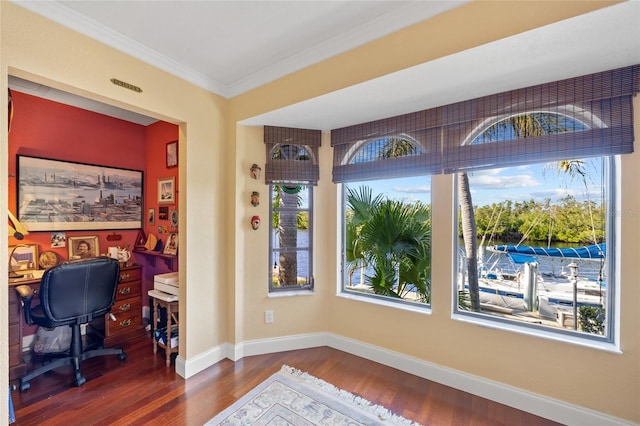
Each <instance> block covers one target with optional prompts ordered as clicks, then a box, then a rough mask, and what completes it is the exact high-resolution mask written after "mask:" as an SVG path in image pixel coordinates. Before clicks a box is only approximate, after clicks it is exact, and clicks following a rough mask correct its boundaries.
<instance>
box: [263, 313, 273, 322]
mask: <svg viewBox="0 0 640 426" xmlns="http://www.w3.org/2000/svg"><path fill="white" fill-rule="evenodd" d="M264 322H265V323H267V324H271V323H272V322H273V311H264Z"/></svg>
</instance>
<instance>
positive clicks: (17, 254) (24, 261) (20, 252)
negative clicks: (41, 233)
mask: <svg viewBox="0 0 640 426" xmlns="http://www.w3.org/2000/svg"><path fill="white" fill-rule="evenodd" d="M33 269H38V245H37V244H19V245H16V246H9V274H10V275H13V276H16V275H14V274H15V273H16V272H19V271H29V270H33ZM12 272H13V274H12Z"/></svg>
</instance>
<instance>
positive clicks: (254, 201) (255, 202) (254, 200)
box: [251, 191, 260, 207]
mask: <svg viewBox="0 0 640 426" xmlns="http://www.w3.org/2000/svg"><path fill="white" fill-rule="evenodd" d="M251 205H252V206H253V207H258V206H259V205H260V193H259V192H258V191H253V192H252V193H251Z"/></svg>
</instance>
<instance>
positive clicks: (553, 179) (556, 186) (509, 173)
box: [365, 159, 602, 205]
mask: <svg viewBox="0 0 640 426" xmlns="http://www.w3.org/2000/svg"><path fill="white" fill-rule="evenodd" d="M584 161H585V163H584V164H585V166H584V167H585V170H586V172H587V175H588V177H587V179H586V180H587V183H588V198H589V199H591V200H595V201H599V200H600V198H601V195H600V192H601V185H600V181H601V180H602V165H601V163H602V161H601V160H600V159H587V160H584ZM469 180H470V185H471V188H472V197H473V203H474V205H486V204H491V203H499V202H502V201H505V200H512V201H514V202H517V201H528V200H531V199H533V200H534V201H539V202H543V201H544V200H545V199H547V198H550V199H551V200H552V201H558V200H559V199H561V198H563V197H565V196H566V195H572V196H573V197H575V198H576V199H577V200H578V201H584V200H586V199H587V191H586V190H585V183H584V182H583V180H582V179H580V178H575V179H571V177H570V176H569V175H567V174H564V173H558V171H557V166H556V165H555V164H553V163H550V164H537V165H527V166H521V167H511V168H506V169H492V170H484V171H476V172H473V173H470V174H469ZM365 184H366V185H369V186H370V187H372V188H373V190H374V192H376V193H377V192H384V193H386V194H387V195H388V196H389V198H392V199H396V200H404V201H415V200H421V201H422V202H424V203H430V202H431V185H430V178H429V177H412V178H402V179H387V180H383V181H370V182H366V183H365Z"/></svg>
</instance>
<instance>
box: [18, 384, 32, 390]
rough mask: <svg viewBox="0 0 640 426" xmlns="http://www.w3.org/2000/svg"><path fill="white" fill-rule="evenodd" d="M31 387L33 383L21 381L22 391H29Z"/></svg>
mask: <svg viewBox="0 0 640 426" xmlns="http://www.w3.org/2000/svg"><path fill="white" fill-rule="evenodd" d="M29 389H31V383H29V382H24V383H22V382H20V392H24V391H28V390H29Z"/></svg>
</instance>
